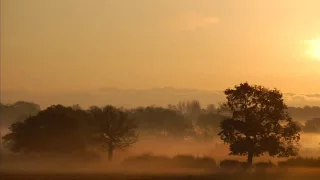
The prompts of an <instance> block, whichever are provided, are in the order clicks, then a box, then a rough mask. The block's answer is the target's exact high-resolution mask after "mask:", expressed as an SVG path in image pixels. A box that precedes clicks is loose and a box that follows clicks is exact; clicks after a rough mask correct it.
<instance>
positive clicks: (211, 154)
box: [1, 131, 320, 173]
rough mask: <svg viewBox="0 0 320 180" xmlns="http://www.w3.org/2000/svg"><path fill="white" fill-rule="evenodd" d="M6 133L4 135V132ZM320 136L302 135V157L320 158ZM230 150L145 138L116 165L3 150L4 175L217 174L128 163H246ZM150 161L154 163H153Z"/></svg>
mask: <svg viewBox="0 0 320 180" xmlns="http://www.w3.org/2000/svg"><path fill="white" fill-rule="evenodd" d="M2 132H3V131H2ZM319 139H320V135H319V134H308V133H302V134H301V145H302V147H301V150H300V154H299V155H300V156H302V157H311V156H312V157H319V156H320V146H319ZM228 152H229V150H228V146H227V145H224V144H222V143H219V142H213V141H211V142H204V141H195V140H170V139H164V138H146V137H141V139H140V141H138V142H137V143H136V144H135V145H134V146H133V147H131V148H126V149H124V150H118V151H116V152H115V154H114V159H113V161H112V162H109V161H108V158H107V154H104V153H102V154H99V155H100V157H98V158H94V159H91V160H83V159H84V158H83V157H76V156H73V155H72V154H70V155H64V156H38V155H34V156H31V155H28V156H26V155H24V154H14V153H12V152H9V151H8V150H6V149H2V151H1V153H2V157H1V159H2V160H1V161H2V163H1V171H5V172H37V173H39V172H41V173H50V172H61V173H72V172H75V173H76V172H77V173H78V172H81V173H108V172H110V173H111V172H112V173H186V172H187V173H205V172H214V171H215V167H216V165H212V166H211V165H210V163H209V165H207V166H205V165H203V163H202V162H201V161H200V163H199V164H198V165H199V167H198V168H197V162H196V161H194V162H192V163H193V164H194V166H195V167H192V166H191V167H188V166H186V163H185V162H184V161H181V162H179V160H178V159H175V161H170V162H174V166H173V165H172V164H170V163H158V164H156V163H153V164H152V166H151V165H150V164H148V163H139V162H135V163H124V162H126V161H127V160H128V158H129V159H130V158H132V157H138V156H142V155H150V156H157V157H163V158H164V159H166V158H167V159H170V158H173V157H175V156H179V155H185V156H189V157H194V158H210V159H212V160H213V161H214V162H215V163H216V164H217V165H218V164H219V162H220V161H222V160H225V159H232V160H239V161H246V157H245V156H243V157H241V156H229V155H228ZM284 160H286V158H273V157H269V156H263V157H256V158H254V161H255V162H268V161H271V162H273V163H275V164H276V163H277V162H279V161H284ZM148 161H150V162H151V161H153V160H152V159H149V160H148Z"/></svg>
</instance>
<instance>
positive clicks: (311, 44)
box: [306, 39, 320, 61]
mask: <svg viewBox="0 0 320 180" xmlns="http://www.w3.org/2000/svg"><path fill="white" fill-rule="evenodd" d="M306 45H307V46H308V47H307V50H306V54H307V55H308V56H309V57H311V58H315V59H317V60H319V61H320V39H313V40H308V41H306Z"/></svg>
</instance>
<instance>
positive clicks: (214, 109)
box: [205, 104, 218, 113]
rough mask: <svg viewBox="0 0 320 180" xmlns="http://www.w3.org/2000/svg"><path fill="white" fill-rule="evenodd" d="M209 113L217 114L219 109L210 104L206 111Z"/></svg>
mask: <svg viewBox="0 0 320 180" xmlns="http://www.w3.org/2000/svg"><path fill="white" fill-rule="evenodd" d="M205 111H206V112H207V113H217V111H218V109H217V107H216V106H215V105H214V104H208V105H207V108H206V109H205Z"/></svg>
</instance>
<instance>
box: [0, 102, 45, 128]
mask: <svg viewBox="0 0 320 180" xmlns="http://www.w3.org/2000/svg"><path fill="white" fill-rule="evenodd" d="M39 111H40V106H39V105H38V104H35V103H32V102H25V101H17V102H15V103H14V104H0V121H1V127H8V126H10V125H11V124H12V123H14V122H17V121H23V120H25V119H26V118H27V117H29V116H34V115H36V114H38V112H39Z"/></svg>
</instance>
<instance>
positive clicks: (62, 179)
mask: <svg viewBox="0 0 320 180" xmlns="http://www.w3.org/2000/svg"><path fill="white" fill-rule="evenodd" d="M0 177H1V178H0V179H1V180H102V179H103V180H113V179H114V180H138V179H143V180H147V179H155V180H190V179H203V180H209V179H210V180H233V179H234V180H319V179H320V169H319V168H295V169H287V170H286V171H283V172H280V171H277V172H271V173H270V172H269V173H234V174H228V173H188V172H184V173H162V174H161V173H157V174H156V173H143V174H141V173H126V174H121V173H118V174H115V173H114V174H113V173H108V174H104V173H95V174H91V173H1V174H0Z"/></svg>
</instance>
